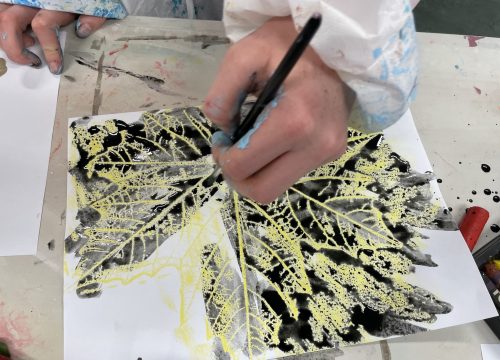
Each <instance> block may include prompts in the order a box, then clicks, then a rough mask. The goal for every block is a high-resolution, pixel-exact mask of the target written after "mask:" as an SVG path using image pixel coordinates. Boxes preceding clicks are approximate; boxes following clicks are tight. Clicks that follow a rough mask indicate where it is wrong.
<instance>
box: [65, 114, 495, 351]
mask: <svg viewBox="0 0 500 360" xmlns="http://www.w3.org/2000/svg"><path fill="white" fill-rule="evenodd" d="M139 116H140V113H133V114H132V113H130V114H120V115H108V116H98V117H94V118H93V119H92V123H99V122H100V121H102V120H107V119H121V120H124V121H126V122H129V123H130V122H134V121H137V120H138V118H139ZM385 138H386V139H387V142H388V143H389V144H390V145H391V147H392V148H393V150H395V151H396V152H397V153H399V154H400V155H402V156H403V157H404V158H405V159H407V160H409V161H410V163H411V165H412V168H414V169H416V170H417V171H419V172H425V171H428V170H431V166H430V163H429V161H428V159H427V156H426V154H425V151H424V149H423V147H422V145H421V142H420V138H419V136H418V133H417V131H416V128H415V126H414V123H413V119H412V117H411V114H410V113H409V112H408V113H407V114H406V115H405V116H404V117H403V118H402V119H401V120H400V121H399V122H398V123H397V124H395V125H394V126H392V127H391V128H389V129H387V130H386V131H385ZM68 184H71V181H68ZM432 188H433V191H434V192H435V198H437V199H439V200H441V201H442V202H443V204H444V201H443V199H442V196H441V193H440V192H439V189H438V186H437V183H436V182H435V181H434V183H433V184H432ZM72 198H74V189H73V188H72V187H71V186H70V187H69V189H68V199H72ZM68 201H70V200H68ZM72 204H73V205H74V202H73V203H72ZM70 205H71V204H69V207H68V222H67V229H66V234H67V235H69V234H70V233H71V232H72V231H73V230H74V229H75V227H76V226H77V225H78V221H77V220H76V219H75V215H76V214H75V212H74V210H75V209H74V207H73V208H71V206H70ZM216 207H217V202H209V203H208V204H207V205H206V206H205V207H204V208H203V209H202V215H200V217H199V219H203V221H201V222H199V221H198V225H197V226H196V227H195V228H192V229H190V230H189V231H187V232H186V233H184V232H181V233H178V234H176V235H174V236H172V237H171V238H170V239H168V241H167V242H165V243H164V244H163V245H161V246H160V247H159V248H158V250H157V251H156V252H155V254H154V255H153V258H154V260H153V261H152V262H151V264H150V265H149V266H148V267H145V268H142V267H141V268H140V269H136V270H135V272H134V273H133V274H130V276H129V277H128V278H127V279H123V278H120V279H119V280H118V281H117V279H111V278H110V279H108V280H109V283H107V282H106V283H104V284H103V286H104V287H105V289H104V291H103V293H102V294H101V295H100V296H99V297H97V298H94V299H82V298H79V297H78V296H77V295H76V291H75V288H76V284H75V273H74V269H75V266H76V264H77V262H78V259H77V258H75V256H74V255H72V254H66V255H65V268H66V269H68V272H66V273H65V293H64V322H65V327H64V331H65V358H67V359H72V360H84V359H89V358H99V359H102V360H113V359H118V358H119V359H123V360H137V359H138V358H139V357H142V358H143V359H150V360H163V359H165V358H172V359H191V358H192V359H198V358H199V359H209V358H214V354H213V353H212V352H211V351H212V349H213V343H212V341H213V337H212V335H211V333H210V331H209V325H208V324H207V320H206V313H205V304H204V300H203V296H202V294H201V291H200V290H199V288H198V289H197V287H196V284H194V285H193V286H192V288H193V291H192V293H190V294H188V295H189V296H186V289H185V288H183V285H182V284H183V281H182V279H181V278H180V276H181V275H180V273H179V272H178V271H177V269H178V267H177V266H179V263H178V261H179V260H180V259H185V260H183V261H187V263H182V262H181V263H180V265H181V266H184V267H189V266H192V268H193V270H192V274H196V273H197V271H199V268H198V267H199V264H197V263H196V260H195V259H192V258H190V257H189V254H191V253H196V250H195V249H194V248H193V246H194V247H197V246H202V245H203V244H200V243H199V242H202V241H205V240H206V241H213V242H217V241H219V242H220V247H221V248H223V247H226V248H228V249H230V248H231V246H230V245H229V239H228V237H227V234H225V233H224V231H222V233H221V232H220V230H218V231H217V229H221V228H222V229H223V224H222V220H221V218H220V215H218V214H217V210H216ZM423 233H424V234H425V235H427V236H428V237H429V238H428V239H425V240H423V241H422V243H421V244H419V245H420V248H421V249H422V251H423V252H424V253H426V254H431V255H432V258H433V260H434V261H435V262H436V263H437V264H438V266H437V267H425V266H416V271H415V273H414V274H411V275H410V276H408V277H407V279H406V280H408V282H409V283H411V284H413V285H417V286H421V287H422V288H424V289H427V290H429V291H430V292H432V293H433V294H435V295H436V296H437V297H438V298H441V299H443V300H445V301H447V302H450V303H451V304H452V306H453V310H452V311H451V312H450V313H448V314H443V315H438V316H437V320H436V321H435V322H434V323H432V324H425V325H423V324H419V325H421V326H425V327H426V328H428V329H430V330H432V329H440V328H444V327H449V326H455V325H460V324H464V323H468V322H472V321H477V320H481V319H484V318H489V317H492V316H496V315H497V311H496V308H495V307H494V305H493V303H492V301H491V298H490V296H489V294H488V292H487V291H486V288H485V286H484V283H483V281H482V279H481V277H480V274H479V271H478V269H477V267H476V265H475V263H474V261H473V258H472V256H471V254H470V252H469V250H468V248H467V246H466V244H465V242H464V240H463V238H462V236H461V234H460V232H459V231H437V230H432V231H431V230H426V231H423ZM199 234H203V236H202V237H201V238H203V239H205V240H199V242H198V243H197V242H193V241H192V239H193V237H195V238H196V236H197V235H198V237H199ZM190 239H191V240H190ZM234 256H235V255H234V254H233V257H232V260H231V261H232V263H233V265H235V266H236V265H237V260H236V258H235V257H234ZM165 259H167V260H165ZM168 259H170V260H168ZM172 260H173V262H170V263H169V261H172ZM146 270H147V271H146ZM194 279H196V277H195V278H194ZM457 279H459V281H457ZM184 283H185V279H184ZM464 289H466V290H464ZM180 314H182V315H180ZM372 340H377V338H373V339H372ZM237 355H242V354H237ZM279 355H280V352H279V351H269V352H268V353H266V356H265V358H273V357H276V356H279ZM241 358H243V359H244V358H246V357H245V356H244V355H243V356H241Z"/></svg>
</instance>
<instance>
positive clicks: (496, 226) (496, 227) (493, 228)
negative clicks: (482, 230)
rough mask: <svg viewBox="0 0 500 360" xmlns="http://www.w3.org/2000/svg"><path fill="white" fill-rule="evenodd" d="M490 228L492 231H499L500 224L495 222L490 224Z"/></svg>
mask: <svg viewBox="0 0 500 360" xmlns="http://www.w3.org/2000/svg"><path fill="white" fill-rule="evenodd" d="M490 229H491V231H493V232H494V233H497V232H499V231H500V226H498V225H497V224H493V225H491V226H490Z"/></svg>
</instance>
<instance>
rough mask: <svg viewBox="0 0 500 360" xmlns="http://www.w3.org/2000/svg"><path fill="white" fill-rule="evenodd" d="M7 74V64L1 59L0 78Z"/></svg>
mask: <svg viewBox="0 0 500 360" xmlns="http://www.w3.org/2000/svg"><path fill="white" fill-rule="evenodd" d="M6 72H7V62H6V61H5V59H4V58H0V76H2V75H5V73H6Z"/></svg>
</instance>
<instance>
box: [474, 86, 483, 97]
mask: <svg viewBox="0 0 500 360" xmlns="http://www.w3.org/2000/svg"><path fill="white" fill-rule="evenodd" d="M474 90H476V93H477V94H478V95H481V93H482V91H481V89H480V88H478V87H475V86H474Z"/></svg>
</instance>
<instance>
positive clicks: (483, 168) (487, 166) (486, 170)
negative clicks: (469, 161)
mask: <svg viewBox="0 0 500 360" xmlns="http://www.w3.org/2000/svg"><path fill="white" fill-rule="evenodd" d="M481 170H483V171H484V172H486V173H488V172H490V170H491V168H490V166H489V165H488V164H481Z"/></svg>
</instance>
